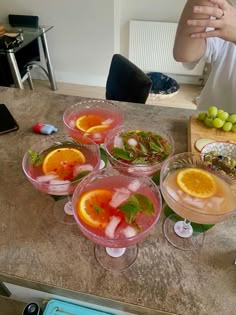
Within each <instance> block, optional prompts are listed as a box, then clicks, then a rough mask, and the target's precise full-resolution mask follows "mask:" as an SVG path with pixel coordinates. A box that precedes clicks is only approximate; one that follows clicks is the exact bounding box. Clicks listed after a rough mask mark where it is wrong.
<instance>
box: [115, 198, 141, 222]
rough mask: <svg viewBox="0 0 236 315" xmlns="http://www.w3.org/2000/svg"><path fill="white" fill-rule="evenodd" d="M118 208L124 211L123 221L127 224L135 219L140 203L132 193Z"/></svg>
mask: <svg viewBox="0 0 236 315" xmlns="http://www.w3.org/2000/svg"><path fill="white" fill-rule="evenodd" d="M119 210H120V211H122V212H124V214H125V221H126V222H127V223H129V224H131V223H133V222H134V221H135V219H136V216H137V214H138V213H139V212H140V205H139V201H138V199H137V198H136V197H135V196H134V195H133V196H130V197H129V198H128V199H127V201H125V202H124V203H123V204H122V205H121V206H120V207H119Z"/></svg>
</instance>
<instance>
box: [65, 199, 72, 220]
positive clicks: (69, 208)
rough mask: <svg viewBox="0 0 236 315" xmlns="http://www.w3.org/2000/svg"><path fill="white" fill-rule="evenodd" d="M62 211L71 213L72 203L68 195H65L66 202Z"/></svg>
mask: <svg viewBox="0 0 236 315" xmlns="http://www.w3.org/2000/svg"><path fill="white" fill-rule="evenodd" d="M64 211H65V213H66V214H68V215H73V205H72V201H71V197H70V195H67V202H66V204H65V206H64Z"/></svg>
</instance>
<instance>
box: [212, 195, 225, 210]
mask: <svg viewBox="0 0 236 315" xmlns="http://www.w3.org/2000/svg"><path fill="white" fill-rule="evenodd" d="M211 203H212V209H214V210H216V211H220V210H221V208H222V204H223V203H224V198H223V197H212V198H211Z"/></svg>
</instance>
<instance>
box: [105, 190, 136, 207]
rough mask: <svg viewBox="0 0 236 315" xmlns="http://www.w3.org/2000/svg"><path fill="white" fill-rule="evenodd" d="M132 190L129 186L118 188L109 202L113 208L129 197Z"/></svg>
mask: <svg viewBox="0 0 236 315" xmlns="http://www.w3.org/2000/svg"><path fill="white" fill-rule="evenodd" d="M130 195H131V192H130V191H129V190H128V189H127V188H117V189H116V190H115V193H114V194H113V195H112V199H111V201H110V202H109V204H110V206H111V207H113V208H118V207H119V205H121V204H122V203H123V202H124V201H125V200H127V199H128V198H129V196H130Z"/></svg>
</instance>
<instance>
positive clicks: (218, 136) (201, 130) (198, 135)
mask: <svg viewBox="0 0 236 315" xmlns="http://www.w3.org/2000/svg"><path fill="white" fill-rule="evenodd" d="M202 138H210V139H213V140H215V141H230V142H234V143H236V133H234V132H231V131H229V132H226V131H222V130H219V129H216V128H208V127H206V126H205V125H204V124H203V122H201V121H199V120H198V119H197V118H196V116H191V117H190V118H189V124H188V150H189V151H191V152H197V150H196V148H195V142H196V141H197V140H198V139H202Z"/></svg>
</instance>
